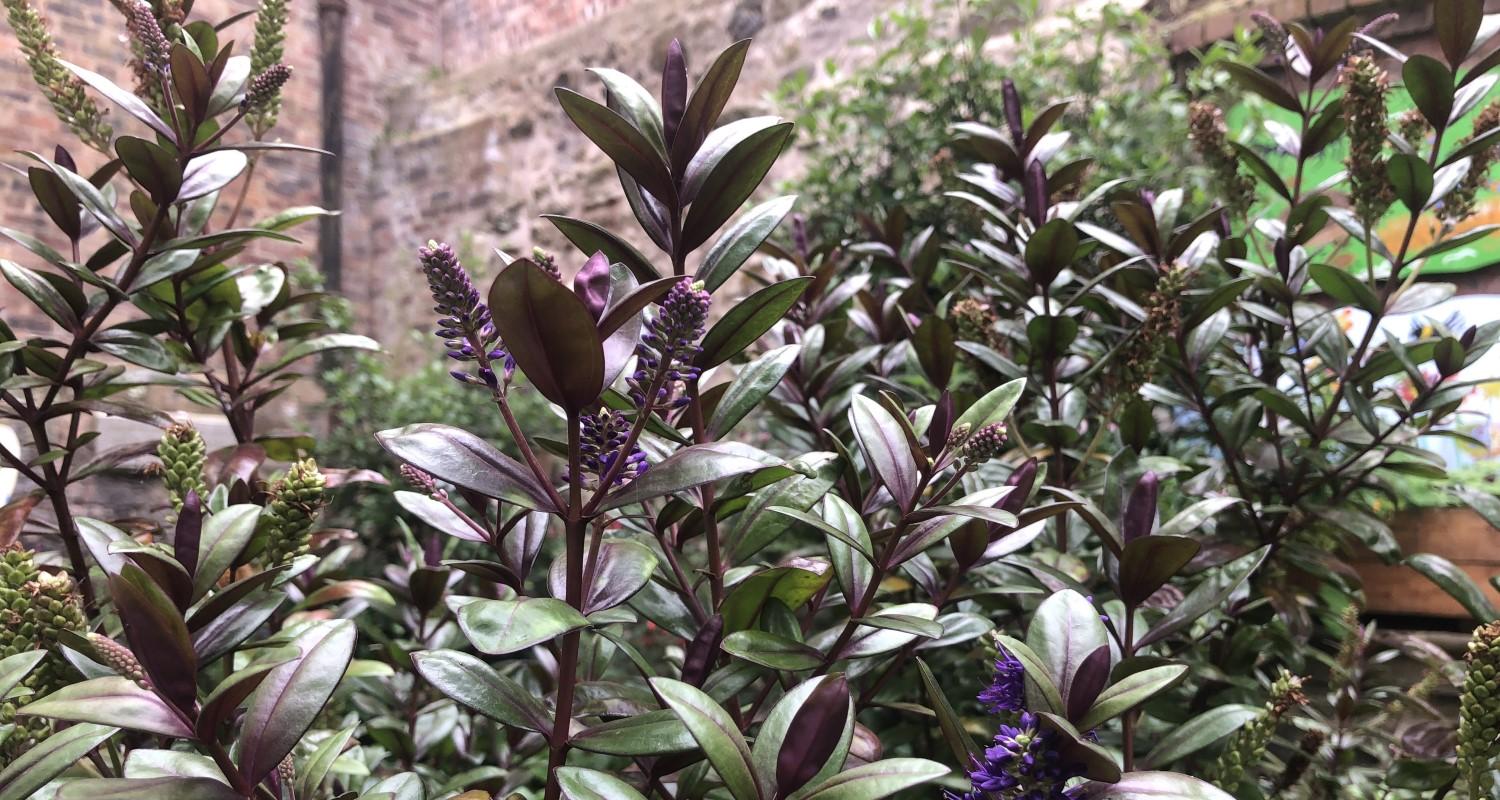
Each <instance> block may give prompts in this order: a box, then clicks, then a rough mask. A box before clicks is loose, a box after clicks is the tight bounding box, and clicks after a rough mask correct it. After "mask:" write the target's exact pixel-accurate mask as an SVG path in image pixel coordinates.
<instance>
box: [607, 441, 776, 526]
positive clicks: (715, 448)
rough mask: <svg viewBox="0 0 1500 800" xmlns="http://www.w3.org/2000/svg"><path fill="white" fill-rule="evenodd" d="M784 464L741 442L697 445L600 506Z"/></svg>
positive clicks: (618, 504)
mask: <svg viewBox="0 0 1500 800" xmlns="http://www.w3.org/2000/svg"><path fill="white" fill-rule="evenodd" d="M780 463H781V462H780V461H778V460H777V459H775V458H774V457H772V456H770V455H767V454H766V453H764V452H762V451H760V450H757V449H755V448H754V447H751V446H749V445H746V444H740V443H738V442H709V443H706V444H695V445H693V446H691V447H684V448H682V449H681V450H678V451H677V452H675V453H673V454H672V455H670V456H668V457H667V458H666V459H665V460H663V461H662V462H661V463H659V464H653V465H651V468H650V469H648V470H646V473H645V474H644V475H642V476H640V477H639V478H636V479H635V480H633V481H631V482H630V483H628V484H626V485H625V486H624V487H622V488H621V489H619V490H618V491H616V492H615V493H614V494H612V495H610V496H609V497H608V498H607V499H606V500H605V501H604V503H603V505H601V506H600V508H601V510H606V511H607V510H609V509H612V508H620V507H621V506H627V505H630V504H632V503H639V502H642V501H644V500H650V499H652V498H655V497H661V496H663V495H668V494H673V493H675V492H681V491H685V490H687V489H692V488H694V487H697V486H702V485H704V484H706V483H713V482H714V481H721V480H724V479H725V478H731V477H734V476H735V475H743V474H745V473H747V472H755V471H756V470H759V469H764V468H766V467H773V466H777V465H779V464H780Z"/></svg>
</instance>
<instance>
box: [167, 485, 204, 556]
mask: <svg viewBox="0 0 1500 800" xmlns="http://www.w3.org/2000/svg"><path fill="white" fill-rule="evenodd" d="M202 536H203V501H202V500H200V499H199V498H198V491H197V490H196V489H188V491H187V494H185V495H183V497H182V511H181V512H179V514H178V516H177V530H176V532H175V533H174V534H173V536H172V554H173V555H175V556H176V557H177V562H178V563H180V564H182V568H183V569H185V570H187V572H188V575H193V574H195V573H196V572H197V571H198V542H199V540H200V539H201V538H202Z"/></svg>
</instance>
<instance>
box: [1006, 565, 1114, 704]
mask: <svg viewBox="0 0 1500 800" xmlns="http://www.w3.org/2000/svg"><path fill="white" fill-rule="evenodd" d="M1026 644H1027V645H1028V646H1029V647H1030V648H1031V649H1032V651H1034V652H1035V653H1036V655H1037V657H1038V658H1039V659H1040V660H1041V662H1042V664H1043V665H1044V666H1045V668H1046V675H1047V676H1048V677H1049V678H1051V679H1052V681H1053V683H1054V684H1055V685H1056V686H1057V687H1058V688H1059V690H1060V697H1061V698H1062V702H1063V708H1067V705H1068V697H1069V687H1071V686H1072V685H1073V677H1074V675H1076V674H1077V672H1078V669H1079V667H1081V666H1082V665H1083V662H1084V660H1085V659H1087V658H1088V657H1089V654H1090V653H1093V652H1094V651H1095V650H1097V649H1098V648H1100V647H1103V646H1106V645H1108V644H1109V633H1108V631H1107V630H1106V629H1105V627H1104V623H1103V622H1102V621H1101V620H1100V619H1099V611H1098V609H1096V608H1094V605H1093V604H1092V603H1090V602H1089V601H1088V600H1085V599H1084V597H1083V595H1081V594H1079V593H1077V592H1075V591H1073V590H1072V589H1064V590H1062V591H1060V592H1056V593H1054V594H1053V595H1051V596H1050V597H1048V598H1047V599H1046V600H1043V601H1042V603H1041V605H1039V606H1037V609H1036V613H1035V614H1033V615H1032V618H1031V625H1030V627H1028V628H1027V630H1026ZM1017 657H1019V656H1017ZM1028 689H1029V687H1028ZM1028 693H1030V692H1029V691H1028Z"/></svg>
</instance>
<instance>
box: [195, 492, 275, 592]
mask: <svg viewBox="0 0 1500 800" xmlns="http://www.w3.org/2000/svg"><path fill="white" fill-rule="evenodd" d="M260 512H261V507H260V506H258V505H254V504H251V503H244V504H241V505H234V506H229V507H228V508H226V509H224V510H222V511H220V512H218V513H217V514H214V515H212V516H210V517H208V518H207V519H206V520H204V522H203V531H202V533H201V534H200V535H199V539H198V565H197V570H196V571H195V573H194V577H193V596H194V597H195V598H196V597H202V596H203V595H205V594H207V593H208V590H209V589H212V588H213V587H214V586H215V585H216V584H217V583H218V582H219V577H220V576H221V575H223V574H224V572H225V571H226V570H228V569H229V568H230V567H231V566H233V564H234V563H235V561H236V560H237V559H238V558H239V557H240V554H241V553H243V552H244V551H245V547H246V546H247V545H249V544H250V539H251V537H253V536H254V535H255V525H256V523H257V522H258V521H259V519H260Z"/></svg>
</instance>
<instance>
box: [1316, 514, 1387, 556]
mask: <svg viewBox="0 0 1500 800" xmlns="http://www.w3.org/2000/svg"><path fill="white" fill-rule="evenodd" d="M1315 513H1316V514H1317V516H1318V517H1321V518H1322V519H1323V520H1325V521H1327V522H1330V523H1332V524H1333V525H1334V526H1336V527H1338V528H1341V529H1343V530H1345V531H1348V532H1349V533H1352V534H1354V536H1355V538H1357V539H1359V541H1360V542H1361V543H1363V544H1364V546H1365V547H1368V548H1370V550H1371V552H1373V553H1375V555H1377V556H1380V557H1381V558H1382V559H1383V560H1384V561H1385V562H1386V563H1387V564H1394V563H1396V561H1397V560H1398V559H1400V558H1401V545H1400V544H1399V543H1397V542H1396V536H1395V534H1393V533H1392V532H1391V528H1390V526H1389V525H1387V524H1385V522H1384V521H1383V520H1381V519H1379V518H1378V517H1376V516H1374V515H1372V514H1366V513H1364V512H1363V511H1359V510H1356V509H1353V508H1320V509H1317V511H1316V512H1315Z"/></svg>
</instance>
